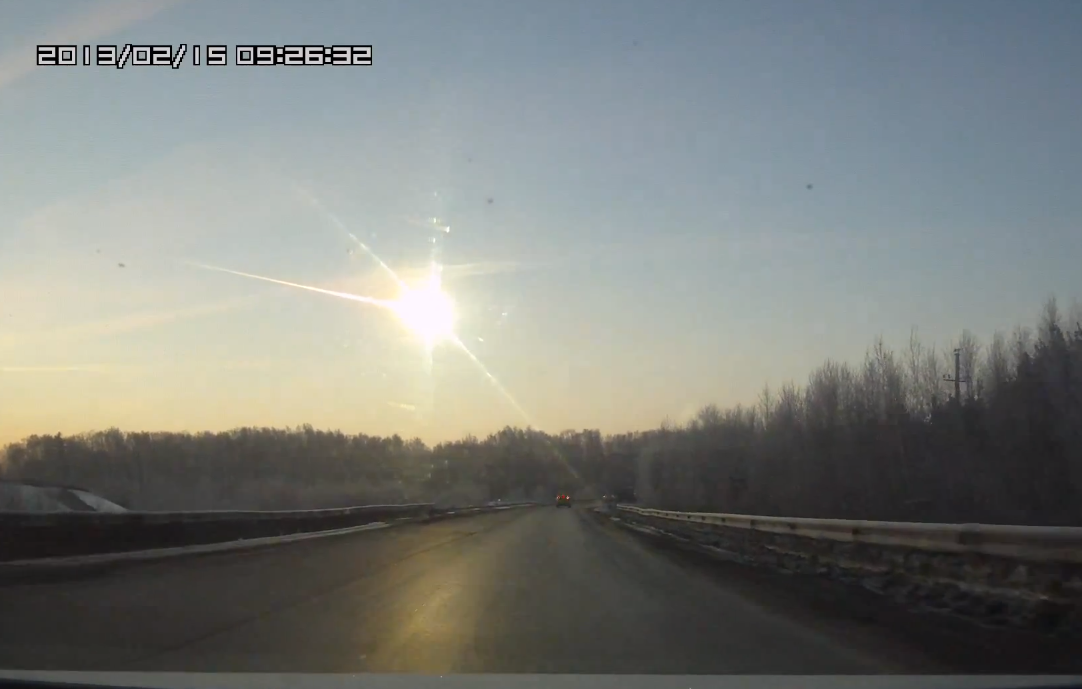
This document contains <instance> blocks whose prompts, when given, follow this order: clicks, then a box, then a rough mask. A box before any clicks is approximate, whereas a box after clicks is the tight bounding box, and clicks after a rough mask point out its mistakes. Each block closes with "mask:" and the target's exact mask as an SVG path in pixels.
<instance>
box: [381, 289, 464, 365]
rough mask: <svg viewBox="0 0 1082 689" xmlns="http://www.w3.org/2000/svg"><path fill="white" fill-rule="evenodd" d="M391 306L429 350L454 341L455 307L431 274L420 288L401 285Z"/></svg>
mask: <svg viewBox="0 0 1082 689" xmlns="http://www.w3.org/2000/svg"><path fill="white" fill-rule="evenodd" d="M391 308H392V309H393V310H394V312H395V314H396V315H397V316H398V318H399V320H401V321H402V322H403V323H404V324H405V325H406V327H407V328H409V329H410V330H412V331H413V332H414V333H416V334H417V335H419V336H420V337H421V338H422V339H423V340H424V342H425V346H426V347H427V349H428V350H429V351H431V350H432V348H433V347H435V346H436V345H437V344H440V343H442V342H445V341H448V340H455V339H457V338H456V337H455V308H454V304H453V303H452V302H451V298H450V297H449V296H447V293H446V292H444V291H443V289H442V288H441V287H440V282H439V278H438V277H437V276H433V277H432V278H431V279H430V280H429V281H428V282H427V283H426V284H425V285H424V286H423V287H420V288H417V289H410V288H409V287H404V288H403V291H402V294H401V295H400V296H399V297H398V300H397V301H395V302H394V303H393V304H392V306H391Z"/></svg>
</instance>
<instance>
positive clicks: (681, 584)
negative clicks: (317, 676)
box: [0, 507, 1082, 674]
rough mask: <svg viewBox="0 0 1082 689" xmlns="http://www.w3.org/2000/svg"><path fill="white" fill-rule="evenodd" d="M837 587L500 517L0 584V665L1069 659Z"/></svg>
mask: <svg viewBox="0 0 1082 689" xmlns="http://www.w3.org/2000/svg"><path fill="white" fill-rule="evenodd" d="M832 586H836V585H834V584H830V583H829V582H826V583H822V582H818V581H815V580H805V579H804V578H801V577H784V576H782V575H773V574H770V573H764V572H761V571H759V570H752V569H748V568H742V567H739V566H737V565H728V564H726V565H722V564H708V563H705V562H703V561H702V558H701V557H699V556H691V555H687V554H681V553H677V552H672V551H671V550H667V549H665V548H661V547H659V546H658V545H657V544H656V543H654V542H653V541H651V540H650V539H648V538H646V537H644V536H641V535H637V534H635V533H633V532H630V531H628V530H626V529H623V528H621V527H620V526H618V525H615V524H612V523H609V522H607V521H605V520H602V519H600V518H598V517H597V516H595V515H593V514H592V513H590V512H589V511H587V510H584V509H580V508H575V509H572V510H565V509H557V508H555V507H542V508H527V509H520V510H506V511H502V512H496V513H490V514H485V515H480V516H474V517H468V518H461V519H452V520H446V521H442V522H436V523H432V524H427V525H409V526H404V527H399V528H393V529H385V530H379V531H371V532H367V533H359V534H355V535H350V536H341V537H334V538H327V539H317V540H312V541H306V542H300V543H295V544H290V545H285V546H278V547H273V548H268V549H263V550H257V551H250V552H241V553H233V554H218V555H207V556H199V557H191V558H182V559H176V560H172V561H164V562H159V563H155V564H140V565H127V566H124V567H121V568H117V569H113V570H111V571H107V572H103V573H97V574H95V575H93V576H87V575H80V576H79V577H78V578H68V579H67V580H54V581H51V582H41V583H32V584H28V583H20V584H14V583H8V584H4V585H0V667H5V668H10V669H39V670H41V669H53V670H153V671H191V672H197V671H198V672H255V671H260V672H425V673H462V672H470V673H489V672H504V673H506V672H512V673H519V672H530V673H546V672H560V673H665V674H670V673H672V674H704V673H705V674H730V673H769V674H783V673H801V674H813V673H828V674H855V673H859V674H866V673H929V672H931V673H939V672H989V673H991V672H1005V671H1006V672H1010V671H1017V672H1035V671H1036V672H1041V671H1043V672H1051V671H1053V670H1058V669H1061V668H1059V667H1058V666H1056V667H1054V664H1055V663H1062V662H1064V659H1065V658H1068V657H1074V655H1075V654H1073V653H1071V652H1070V651H1069V650H1064V649H1063V648H1059V647H1056V646H1055V645H1049V644H1045V642H1043V641H1039V640H1037V641H1035V640H1034V639H1032V638H1029V637H1025V638H1023V639H1021V640H1020V639H1019V638H1017V637H1011V636H1003V635H1002V634H1001V633H999V632H995V633H991V632H988V633H985V632H979V633H978V632H976V631H974V630H973V629H971V628H969V627H959V628H958V629H954V628H953V627H952V626H951V625H950V624H946V623H944V622H943V621H942V620H940V619H936V620H933V621H931V622H929V621H927V620H924V621H922V620H923V618H921V619H916V618H915V617H914V618H910V617H907V616H906V615H905V614H904V613H901V612H897V611H892V610H889V609H887V608H883V607H881V606H879V604H877V603H869V602H862V599H861V597H860V595H858V594H855V593H854V594H850V593H846V592H839V591H838V590H836V589H834V588H831V587H832ZM1026 644H1031V646H1030V647H1027V646H1026ZM1032 644H1036V645H1032ZM1008 648H1009V649H1013V650H1012V651H1011V652H1012V653H1013V654H1014V656H1017V658H1015V659H1013V660H1012V659H1011V658H1012V657H1014V656H1012V655H1011V653H1008V652H1007V649H1008ZM1019 649H1023V650H1022V651H1020V650H1019ZM1026 649H1028V650H1026ZM1075 650H1077V649H1075ZM1035 654H1036V655H1035ZM1042 654H1043V655H1042ZM1078 655H1080V656H1082V654H1078ZM1011 663H1014V664H1013V665H1012V664H1011ZM1019 663H1021V665H1019ZM1027 663H1028V666H1024V665H1026V664H1027Z"/></svg>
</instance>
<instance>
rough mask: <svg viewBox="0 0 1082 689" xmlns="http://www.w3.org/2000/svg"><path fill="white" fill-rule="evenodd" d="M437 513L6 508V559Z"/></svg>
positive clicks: (2, 545) (369, 508) (0, 549)
mask: <svg viewBox="0 0 1082 689" xmlns="http://www.w3.org/2000/svg"><path fill="white" fill-rule="evenodd" d="M432 514H433V509H432V505H431V504H411V505H365V506H361V507H349V508H343V509H327V510H290V511H280V512H254V511H200V512H123V513H94V512H89V513H85V512H46V513H33V512H29V513H28V512H0V562H8V561H12V560H25V559H31V558H42V557H60V556H74V555H90V554H98V553H112V552H126V551H133V550H145V549H150V548H172V547H180V546H191V545H201V544H207V543H222V542H228V541H236V540H243V539H253V538H266V537H271V536H285V535H289V534H296V533H307V532H314V531H331V530H335V529H344V528H348V527H354V526H360V525H363V524H370V523H373V522H379V521H385V520H389V519H396V518H418V519H424V518H429V517H430V516H431V515H432Z"/></svg>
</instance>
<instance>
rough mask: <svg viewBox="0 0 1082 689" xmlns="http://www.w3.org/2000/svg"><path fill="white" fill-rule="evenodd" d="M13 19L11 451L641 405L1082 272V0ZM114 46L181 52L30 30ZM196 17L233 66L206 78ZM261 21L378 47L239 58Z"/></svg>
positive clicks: (2, 335) (958, 317) (3, 415)
mask: <svg viewBox="0 0 1082 689" xmlns="http://www.w3.org/2000/svg"><path fill="white" fill-rule="evenodd" d="M0 17H2V18H3V19H2V21H0V442H6V441H11V440H16V439H18V438H21V437H24V436H26V435H28V434H31V433H56V432H62V433H65V434H69V433H78V432H82V431H88V430H95V429H101V428H107V427H112V426H116V427H120V428H122V429H125V430H171V431H181V430H188V431H201V430H223V429H228V428H233V427H237V426H245V425H255V426H287V425H288V426H295V425H298V424H303V423H311V424H312V425H313V426H316V427H319V428H339V429H341V430H343V431H345V432H348V433H357V432H361V433H366V434H373V435H389V434H392V433H398V434H400V435H402V436H405V437H420V438H422V439H423V440H425V441H426V442H429V443H433V442H439V441H444V440H450V439H455V438H459V437H461V436H464V435H466V434H474V435H477V436H479V437H484V436H485V435H487V434H488V433H490V432H493V431H495V430H498V429H499V428H501V427H503V426H506V425H513V426H526V425H532V426H533V427H535V428H540V429H543V430H546V431H550V432H559V431H561V430H564V429H569V428H598V429H601V430H602V431H603V432H606V433H608V432H624V431H633V430H645V429H648V428H653V427H656V426H657V425H658V424H659V423H660V422H661V421H662V420H663V419H665V418H669V419H673V420H677V421H680V420H683V419H686V418H688V417H689V416H690V415H691V414H693V413H694V411H696V410H697V409H698V408H700V407H701V406H702V405H704V404H707V403H711V402H713V403H717V404H719V405H721V406H723V407H726V406H732V405H735V404H740V403H744V404H747V403H754V402H755V400H756V399H757V397H758V395H759V392H760V391H761V390H762V388H763V386H764V384H770V385H774V386H776V385H778V384H780V383H782V382H785V381H787V380H794V381H796V382H798V383H800V382H802V381H803V380H805V379H806V377H807V375H808V374H809V373H810V372H811V371H812V370H813V369H814V368H815V367H816V366H818V365H819V364H821V363H822V362H823V361H824V360H826V359H828V358H830V359H835V360H843V361H859V360H860V359H861V358H862V356H863V353H864V351H865V350H866V348H867V347H868V345H869V344H870V343H871V342H872V340H873V339H874V338H875V337H877V336H879V335H882V336H883V338H884V339H885V340H886V341H887V343H888V344H892V345H895V346H902V345H904V344H905V343H906V341H907V340H908V337H909V334H910V331H911V329H912V328H913V327H917V328H918V332H919V333H920V338H921V340H922V341H923V342H924V343H925V344H933V343H934V344H937V345H938V346H940V347H944V346H948V345H949V343H950V342H951V341H953V340H955V339H956V338H957V337H958V336H959V334H960V333H961V331H962V329H963V328H968V329H970V330H971V331H973V332H974V333H976V334H977V335H978V336H980V337H982V338H985V339H987V337H988V336H990V335H991V334H992V332H994V331H995V330H997V329H1001V330H1009V329H1011V328H1013V327H1014V326H1015V325H1019V324H1030V323H1032V322H1034V320H1035V318H1036V315H1037V313H1038V311H1039V309H1040V306H1041V304H1042V303H1043V302H1044V301H1045V299H1046V298H1047V297H1048V296H1050V295H1057V296H1058V297H1059V298H1060V299H1061V300H1065V301H1068V302H1069V300H1070V299H1072V298H1074V297H1079V296H1082V269H1080V266H1082V116H1080V113H1082V70H1079V69H1078V66H1079V65H1082V3H1078V2H1072V1H1070V0H1064V1H1059V2H1057V1H1054V0H1044V1H1042V2H1033V3H1023V2H1013V1H1007V0H974V1H972V2H963V1H961V0H959V1H952V2H938V1H937V2H932V1H927V2H923V1H911V2H894V3H875V2H865V1H863V0H860V1H857V0H853V1H842V0H839V1H836V2H834V1H832V2H819V1H815V0H791V1H782V0H755V1H754V2H752V1H751V0H747V1H736V0H733V1H723V0H699V1H696V0H681V1H679V2H667V1H665V0H657V1H647V0H593V1H592V2H589V3H583V2H579V1H578V0H546V1H545V2H540V1H538V2H513V3H512V2H506V1H505V0H458V1H457V2H454V3H449V2H445V1H443V0H414V1H413V2H409V3H390V2H377V1H374V0H373V1H371V2H368V1H361V0H357V1H347V0H309V1H308V2H304V3H300V2H278V1H272V0H258V1H242V0H215V1H210V0H203V1H200V0H189V1H187V2H185V1H183V0H180V1H176V2H153V1H150V0H147V1H145V2H114V1H109V2H90V1H80V2H76V1H74V0H73V1H70V2H56V1H47V0H39V1H38V2H16V1H14V0H7V1H0ZM126 43H131V44H135V45H140V44H143V45H147V44H170V45H172V46H178V45H179V44H182V43H183V44H186V45H187V46H189V53H188V55H186V56H185V58H184V60H183V64H182V65H181V66H180V67H179V68H178V69H176V70H173V69H170V68H168V67H156V66H155V67H152V66H132V65H129V66H127V67H126V68H124V69H116V68H110V67H99V66H94V65H89V66H82V65H79V66H65V67H57V66H53V67H49V66H42V67H38V66H36V64H35V63H36V59H35V54H36V50H35V48H36V46H37V45H39V44H74V45H79V46H82V45H90V46H97V45H121V46H122V45H123V44H126ZM208 44H225V45H227V46H228V50H229V62H230V66H224V67H223V66H206V65H205V64H204V65H200V66H194V65H193V64H192V60H191V46H193V45H201V46H205V45H208ZM251 44H273V45H295V44H316V45H354V44H364V45H371V46H372V51H373V53H372V55H373V61H372V65H371V66H318V67H317V66H311V67H285V66H273V67H266V66H235V65H234V62H235V46H237V45H251ZM808 185H811V187H810V188H809V186H808ZM448 228H449V231H448ZM377 257H378V260H377ZM381 261H382V264H383V265H381V263H380V262H381ZM121 264H123V266H121ZM207 266H210V267H213V268H224V269H227V270H230V271H236V272H234V273H229V272H224V271H222V270H212V269H211V268H208V267H207ZM384 266H385V267H384ZM433 266H437V267H441V268H442V272H441V273H439V275H440V285H441V287H440V289H442V292H443V293H444V294H446V296H447V297H449V299H450V300H452V302H453V304H454V314H455V320H454V327H453V332H452V333H450V334H448V333H444V334H445V335H448V336H447V337H445V338H442V339H439V338H437V339H436V340H434V341H432V340H429V341H426V339H425V338H424V337H421V336H420V333H419V331H418V330H417V329H416V328H411V327H410V324H411V323H416V322H417V321H410V320H409V319H407V318H404V317H403V314H404V313H405V312H404V311H403V310H402V308H400V305H401V304H402V303H403V302H402V301H401V300H402V299H404V298H405V297H403V295H415V296H416V295H422V294H423V295H426V297H425V298H426V299H427V296H430V294H431V292H430V291H426V290H429V289H431V283H430V282H428V281H430V280H431V276H432V274H433ZM238 273H244V274H247V276H245V275H240V274H238ZM250 276H260V277H269V278H272V279H274V280H280V281H285V282H290V283H294V284H295V285H304V286H308V287H315V288H318V289H323V290H329V291H334V292H338V293H345V294H347V295H359V296H362V297H369V298H371V299H375V300H382V301H379V302H377V303H366V302H364V301H358V300H355V299H347V298H342V297H341V296H340V295H339V296H334V295H331V294H327V293H321V292H317V291H313V290H311V289H301V288H298V287H296V286H289V285H284V284H278V283H273V282H269V281H267V280H261V279H257V278H256V277H250ZM399 281H401V282H399ZM402 285H405V288H403V287H402ZM425 285H429V287H427V288H426V287H425ZM396 300H398V301H396ZM423 303H424V304H426V305H427V304H428V301H424V302H423ZM396 305H397V306H396Z"/></svg>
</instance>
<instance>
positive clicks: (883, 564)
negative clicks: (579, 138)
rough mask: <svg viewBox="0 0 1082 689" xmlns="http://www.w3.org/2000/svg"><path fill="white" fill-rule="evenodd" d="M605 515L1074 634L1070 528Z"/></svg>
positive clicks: (1079, 606)
mask: <svg viewBox="0 0 1082 689" xmlns="http://www.w3.org/2000/svg"><path fill="white" fill-rule="evenodd" d="M599 513H602V512H599ZM610 516H614V517H617V518H619V519H621V520H623V521H625V522H627V523H629V524H633V525H637V526H639V527H647V528H649V529H651V530H653V531H655V532H656V533H658V534H659V535H663V536H668V537H675V538H679V539H683V540H686V541H688V542H690V543H692V544H694V545H695V546H697V547H699V548H702V549H706V550H709V551H711V552H713V553H715V554H718V555H721V556H724V557H726V558H728V559H731V560H735V561H739V562H743V563H745V564H751V565H756V566H765V567H771V568H774V569H781V570H785V571H791V572H800V573H808V574H816V575H821V576H828V577H830V578H833V579H837V580H841V581H845V582H847V583H852V584H856V585H860V586H863V587H864V588H866V589H869V590H872V591H875V592H877V593H881V594H883V595H887V596H890V597H892V598H895V599H897V600H899V601H901V602H903V603H906V604H908V605H912V606H917V607H920V608H928V609H934V610H939V611H943V612H950V613H954V614H958V615H962V616H965V617H970V618H975V619H979V620H981V621H982V622H987V623H991V624H995V625H1010V626H1022V627H1029V628H1036V629H1039V630H1042V631H1056V632H1067V633H1078V632H1082V528H1078V527H1031V526H1008V525H989V524H924V523H907V522H875V521H849V520H838V519H796V518H781V517H761V516H753V515H738V514H714V513H695V512H674V511H669V510H653V509H646V508H641V507H635V506H630V505H620V506H618V507H617V508H616V510H615V511H610Z"/></svg>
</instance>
